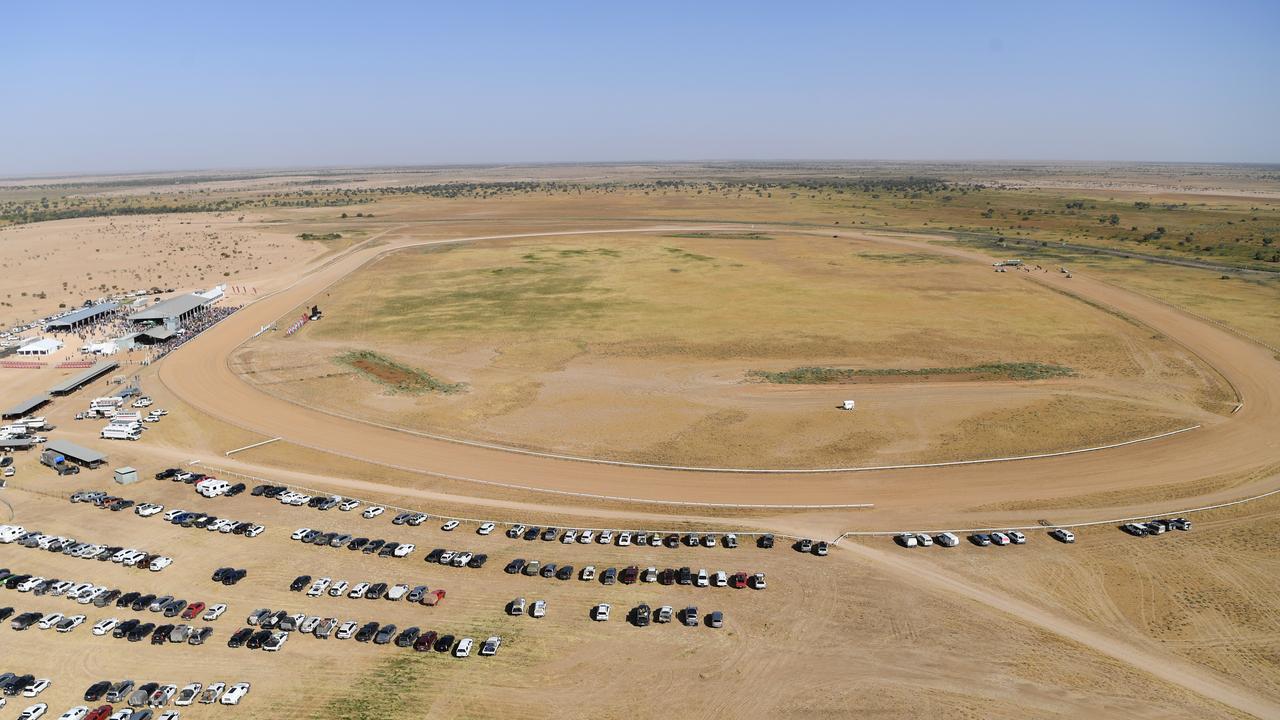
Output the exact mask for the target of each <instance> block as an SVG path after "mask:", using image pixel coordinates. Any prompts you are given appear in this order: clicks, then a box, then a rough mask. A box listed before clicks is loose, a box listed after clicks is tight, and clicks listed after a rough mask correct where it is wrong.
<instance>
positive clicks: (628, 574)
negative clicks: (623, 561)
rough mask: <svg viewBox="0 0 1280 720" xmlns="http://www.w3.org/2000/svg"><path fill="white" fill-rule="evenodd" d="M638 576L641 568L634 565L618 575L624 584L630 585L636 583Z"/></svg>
mask: <svg viewBox="0 0 1280 720" xmlns="http://www.w3.org/2000/svg"><path fill="white" fill-rule="evenodd" d="M638 577H640V568H638V567H636V566H635V565H632V566H631V567H628V568H625V569H624V570H623V571H622V574H621V575H619V576H618V579H619V580H621V581H622V582H623V583H624V584H627V585H630V584H632V583H634V582H635V581H636V578H638Z"/></svg>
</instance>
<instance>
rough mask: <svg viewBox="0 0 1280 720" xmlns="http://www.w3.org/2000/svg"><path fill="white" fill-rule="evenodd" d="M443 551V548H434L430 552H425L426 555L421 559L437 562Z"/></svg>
mask: <svg viewBox="0 0 1280 720" xmlns="http://www.w3.org/2000/svg"><path fill="white" fill-rule="evenodd" d="M444 553H445V550H444V548H436V549H435V550H432V551H431V552H429V553H427V556H426V557H425V558H423V559H424V561H425V562H429V563H438V562H440V557H441V556H442V555H444Z"/></svg>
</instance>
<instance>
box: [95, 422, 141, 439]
mask: <svg viewBox="0 0 1280 720" xmlns="http://www.w3.org/2000/svg"><path fill="white" fill-rule="evenodd" d="M140 437H142V432H141V431H140V430H138V429H137V428H127V427H118V426H113V425H108V426H106V427H104V428H102V439H103V440H137V439H138V438H140Z"/></svg>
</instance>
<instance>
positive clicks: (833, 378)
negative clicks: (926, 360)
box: [747, 362, 1075, 385]
mask: <svg viewBox="0 0 1280 720" xmlns="http://www.w3.org/2000/svg"><path fill="white" fill-rule="evenodd" d="M928 375H978V376H982V377H984V378H995V379H1001V380H1045V379H1048V378H1056V377H1070V376H1072V375H1075V371H1074V370H1072V369H1071V368H1069V367H1063V366H1061V365H1050V364H1047V363H1038V362H1020V363H984V364H982V365H970V366H968V367H946V368H910V369H908V368H833V367H798V368H792V369H790V370H783V371H780V372H770V371H768V370H750V371H748V372H747V377H749V378H752V379H754V380H760V381H762V382H768V383H774V384H779V385H824V384H830V383H842V382H850V381H853V380H857V379H858V378H867V377H923V376H928Z"/></svg>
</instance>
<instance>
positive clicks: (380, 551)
mask: <svg viewBox="0 0 1280 720" xmlns="http://www.w3.org/2000/svg"><path fill="white" fill-rule="evenodd" d="M291 537H292V539H294V540H298V541H300V542H302V543H304V544H307V545H319V546H327V547H332V548H338V547H342V546H344V545H345V546H346V548H347V549H348V550H351V551H360V552H363V553H364V554H365V555H373V554H375V553H377V555H378V556H379V557H396V558H404V557H408V556H409V555H410V554H411V553H413V551H414V550H415V549H416V548H417V546H416V545H414V544H413V543H401V542H395V541H391V540H381V539H374V540H370V539H369V538H363V537H361V538H358V537H355V536H354V535H351V534H349V533H341V532H325V531H323V530H312V529H311V528H298V529H297V530H295V531H294V533H293V535H292V536H291Z"/></svg>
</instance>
